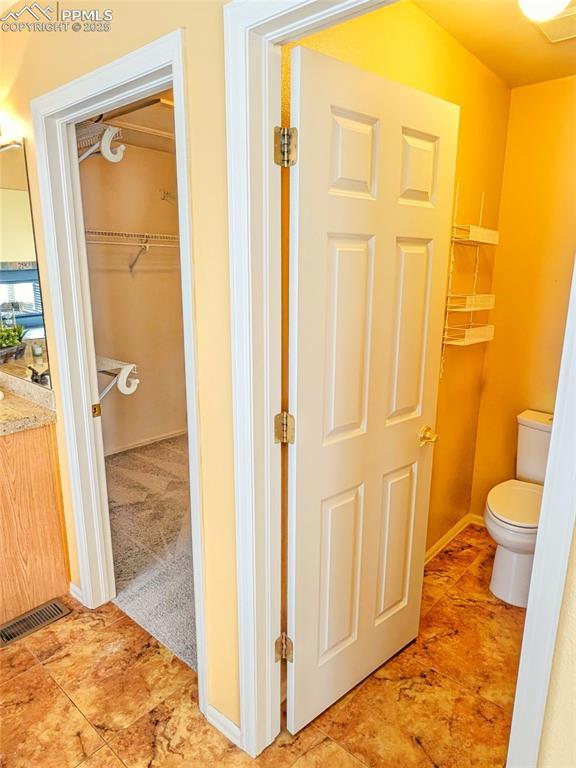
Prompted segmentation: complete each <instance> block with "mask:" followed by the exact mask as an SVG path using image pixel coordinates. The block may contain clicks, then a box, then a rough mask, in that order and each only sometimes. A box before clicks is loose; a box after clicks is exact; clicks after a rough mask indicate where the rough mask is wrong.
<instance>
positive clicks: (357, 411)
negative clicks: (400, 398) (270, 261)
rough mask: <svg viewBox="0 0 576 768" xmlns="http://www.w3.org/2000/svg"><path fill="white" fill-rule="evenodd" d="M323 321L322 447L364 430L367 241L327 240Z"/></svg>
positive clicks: (368, 285) (368, 296)
mask: <svg viewBox="0 0 576 768" xmlns="http://www.w3.org/2000/svg"><path fill="white" fill-rule="evenodd" d="M328 250H329V272H330V275H329V277H328V285H329V289H328V290H329V298H328V316H327V321H326V329H327V333H326V361H327V371H326V395H325V403H326V406H325V407H326V417H325V432H324V439H325V441H326V442H329V441H332V440H342V439H345V438H346V437H349V436H352V435H355V434H358V433H359V432H362V431H364V430H365V429H366V409H367V397H368V391H367V389H368V375H369V370H368V367H369V352H370V325H371V304H372V276H373V261H374V259H373V247H372V243H371V240H370V238H365V237H356V238H353V237H346V236H340V235H331V236H330V237H329V238H328Z"/></svg>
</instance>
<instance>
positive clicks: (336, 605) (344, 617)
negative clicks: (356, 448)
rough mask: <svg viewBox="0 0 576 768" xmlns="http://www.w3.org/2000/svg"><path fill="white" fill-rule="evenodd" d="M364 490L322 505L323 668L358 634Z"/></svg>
mask: <svg viewBox="0 0 576 768" xmlns="http://www.w3.org/2000/svg"><path fill="white" fill-rule="evenodd" d="M363 490H364V489H363V487H362V486H358V487H356V488H350V489H348V490H346V491H343V492H342V493H339V494H337V495H335V496H332V497H331V498H329V499H324V501H323V502H322V544H321V563H322V566H321V567H322V576H321V587H320V623H321V629H320V647H319V649H318V657H319V659H318V660H319V663H320V664H322V663H324V662H325V661H327V660H328V659H330V658H331V657H332V656H334V655H335V654H337V653H339V652H340V651H341V650H342V649H343V648H345V647H346V646H347V645H348V644H349V643H352V642H354V640H355V639H356V637H357V634H358V610H359V605H358V600H359V595H360V555H361V545H362V513H363Z"/></svg>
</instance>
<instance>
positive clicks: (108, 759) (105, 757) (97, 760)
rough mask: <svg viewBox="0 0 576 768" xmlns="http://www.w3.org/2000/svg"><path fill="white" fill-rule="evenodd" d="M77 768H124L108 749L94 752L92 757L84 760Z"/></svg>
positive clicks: (103, 748)
mask: <svg viewBox="0 0 576 768" xmlns="http://www.w3.org/2000/svg"><path fill="white" fill-rule="evenodd" d="M77 768H124V764H123V763H122V761H121V760H119V759H118V758H117V757H116V755H115V754H114V752H112V750H111V749H110V747H108V746H106V747H101V748H100V749H99V750H98V752H94V754H93V755H92V757H89V758H88V760H84V762H83V763H80V765H78V766H77Z"/></svg>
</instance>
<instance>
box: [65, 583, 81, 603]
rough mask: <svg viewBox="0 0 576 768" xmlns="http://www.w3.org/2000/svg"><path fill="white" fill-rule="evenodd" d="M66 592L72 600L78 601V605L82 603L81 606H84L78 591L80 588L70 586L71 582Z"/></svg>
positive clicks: (74, 585) (73, 585)
mask: <svg viewBox="0 0 576 768" xmlns="http://www.w3.org/2000/svg"><path fill="white" fill-rule="evenodd" d="M68 592H70V594H71V595H72V597H73V598H74V600H78V602H79V603H82V605H84V600H83V598H82V590H81V589H80V587H77V586H76V584H72V582H70V584H69V586H68Z"/></svg>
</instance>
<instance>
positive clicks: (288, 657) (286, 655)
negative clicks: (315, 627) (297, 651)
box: [274, 632, 294, 662]
mask: <svg viewBox="0 0 576 768" xmlns="http://www.w3.org/2000/svg"><path fill="white" fill-rule="evenodd" d="M274 650H275V659H276V661H290V662H292V661H294V643H293V642H292V640H291V639H290V638H289V637H288V635H287V634H286V632H282V634H281V635H280V637H278V638H276V642H275V643H274Z"/></svg>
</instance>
